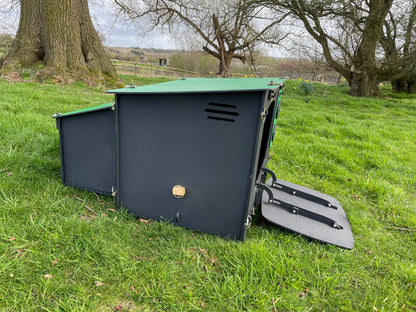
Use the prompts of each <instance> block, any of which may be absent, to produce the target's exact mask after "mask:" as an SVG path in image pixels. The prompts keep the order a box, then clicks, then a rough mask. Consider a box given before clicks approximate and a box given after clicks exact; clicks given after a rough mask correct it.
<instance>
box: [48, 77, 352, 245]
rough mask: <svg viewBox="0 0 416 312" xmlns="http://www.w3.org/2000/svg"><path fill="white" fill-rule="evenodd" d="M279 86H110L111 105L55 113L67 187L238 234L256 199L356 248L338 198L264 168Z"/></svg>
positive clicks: (320, 235)
mask: <svg viewBox="0 0 416 312" xmlns="http://www.w3.org/2000/svg"><path fill="white" fill-rule="evenodd" d="M283 87H284V79H281V78H256V79H244V78H232V79H231V78H230V79H201V78H193V79H181V80H176V81H171V82H166V83H161V84H155V85H148V86H141V87H129V88H124V89H118V90H111V91H108V92H109V93H113V94H114V95H115V102H114V104H111V105H107V106H103V107H99V108H92V109H89V110H84V111H78V112H73V113H69V114H64V115H58V116H56V119H57V125H58V129H59V130H60V131H59V132H60V144H61V159H62V177H63V181H64V184H66V185H72V186H75V187H80V188H83V189H87V190H93V191H101V192H103V193H106V194H109V193H112V194H113V195H115V196H116V204H117V206H118V207H122V206H123V207H125V208H126V209H127V210H129V211H130V212H132V213H133V214H135V215H137V216H140V217H144V218H149V219H153V220H162V219H163V220H169V221H170V222H172V223H174V224H176V225H178V226H182V227H185V228H189V229H194V230H198V231H202V232H205V233H211V234H215V235H220V236H224V237H230V238H233V239H238V240H243V239H244V238H245V236H246V232H247V229H248V227H249V226H250V223H251V218H252V213H253V211H254V207H255V206H259V207H260V210H261V213H262V215H263V216H264V218H265V219H266V220H268V221H270V222H271V223H274V224H277V225H280V226H283V227H285V228H287V229H289V230H292V231H295V232H298V233H301V234H304V235H306V236H309V237H311V238H315V239H318V240H320V241H323V242H327V243H331V244H335V245H339V246H341V247H344V248H353V238H352V233H351V228H350V225H349V222H348V218H347V217H346V215H345V213H344V210H343V209H342V207H341V205H340V204H339V202H338V201H337V200H336V199H334V198H332V197H330V196H328V195H325V194H322V193H319V192H317V191H314V190H311V189H308V188H305V187H302V186H299V185H296V184H293V183H289V182H286V181H282V180H278V179H277V178H276V175H275V174H274V173H273V172H271V171H270V170H268V169H267V168H266V165H267V161H268V155H269V148H270V145H271V143H272V141H273V137H274V133H275V127H276V120H277V116H278V112H279V109H280V99H281V96H282V94H283ZM92 128H94V130H92ZM84 149H85V150H86V151H88V153H84ZM93 154H94V155H95V156H92V155H93ZM110 154H111V155H110ZM84 157H85V158H87V157H88V161H86V160H87V159H83V158H84ZM90 158H92V159H94V161H93V162H91V161H90ZM83 160H85V161H83ZM77 164H79V168H76V167H77ZM90 166H95V167H94V169H92V170H90ZM104 176H105V177H104ZM267 176H270V177H271V178H269V179H268V180H267V179H266V178H267ZM78 177H79V179H77V178H78ZM104 181H105V183H104Z"/></svg>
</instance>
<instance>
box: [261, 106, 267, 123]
mask: <svg viewBox="0 0 416 312" xmlns="http://www.w3.org/2000/svg"><path fill="white" fill-rule="evenodd" d="M267 113H268V111H267V108H264V110H263V111H262V112H261V116H260V117H261V122H262V123H264V122H265V121H266V117H267Z"/></svg>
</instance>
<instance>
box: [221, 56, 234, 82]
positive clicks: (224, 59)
mask: <svg viewBox="0 0 416 312" xmlns="http://www.w3.org/2000/svg"><path fill="white" fill-rule="evenodd" d="M232 59H233V54H231V53H222V55H221V58H220V65H219V75H220V76H221V77H223V78H227V77H229V76H230V73H231V71H230V67H231V61H232Z"/></svg>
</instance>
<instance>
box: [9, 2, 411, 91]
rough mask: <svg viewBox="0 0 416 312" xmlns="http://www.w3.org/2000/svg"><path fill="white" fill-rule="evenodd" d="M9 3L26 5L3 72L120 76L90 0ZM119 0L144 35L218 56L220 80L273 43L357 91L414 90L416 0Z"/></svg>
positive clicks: (118, 8)
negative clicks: (386, 84) (27, 69)
mask: <svg viewBox="0 0 416 312" xmlns="http://www.w3.org/2000/svg"><path fill="white" fill-rule="evenodd" d="M3 1H5V0H3ZM7 2H8V3H9V4H10V3H13V4H14V5H20V10H21V14H20V23H19V30H18V31H17V34H16V37H15V40H14V43H13V45H12V47H11V49H10V52H9V53H8V55H7V57H5V58H4V59H3V62H2V72H3V73H5V72H7V70H8V69H10V68H13V67H15V66H30V65H31V64H33V63H39V62H41V63H43V64H44V65H45V68H48V69H49V70H50V71H52V72H56V71H58V72H59V71H61V72H63V71H64V72H66V73H72V75H74V76H76V77H81V78H82V77H88V76H91V75H94V76H95V77H96V78H95V79H96V80H97V79H98V80H99V79H108V78H109V77H113V78H111V79H116V78H115V77H116V74H115V71H114V69H113V68H112V67H111V66H110V64H109V63H108V62H107V61H106V58H107V59H108V57H107V56H106V55H104V54H103V52H102V51H103V48H102V44H101V41H100V40H99V38H98V36H97V35H96V32H95V30H94V29H93V27H92V23H91V19H90V16H89V12H88V3H87V0H62V1H59V2H57V1H52V0H21V1H7ZM112 3H113V6H114V9H115V11H116V12H117V13H118V15H119V18H120V17H122V18H124V19H126V20H130V21H132V22H133V23H134V25H136V27H137V28H138V29H141V30H142V31H144V32H146V31H152V30H155V29H158V30H159V31H160V30H161V31H169V32H170V33H171V34H173V35H176V37H179V38H184V37H186V38H187V39H186V40H191V41H192V42H193V44H194V45H197V46H198V47H199V49H200V50H202V51H205V52H206V53H208V54H209V55H211V56H213V57H214V58H216V59H217V60H218V64H219V67H218V74H219V75H221V76H223V77H227V76H229V75H230V70H231V61H232V60H233V59H238V60H240V61H241V62H243V63H245V64H247V66H250V67H251V68H252V69H253V71H255V70H256V61H257V59H256V58H258V55H259V53H258V51H259V50H261V49H263V48H264V47H265V46H266V45H268V46H269V47H276V46H279V47H280V48H284V49H286V50H287V51H288V53H295V52H294V51H295V50H296V53H298V51H299V50H302V51H303V52H304V53H305V55H308V56H309V57H311V58H315V59H318V60H324V61H325V62H326V64H327V65H328V66H330V67H331V68H332V69H333V70H335V71H336V72H338V73H339V74H340V75H342V76H343V77H344V78H345V79H346V81H347V82H348V84H349V86H350V91H349V93H350V94H351V95H353V96H378V95H381V93H380V90H379V87H378V86H379V83H380V82H382V81H391V83H392V86H393V90H394V91H395V92H397V91H401V92H408V93H413V92H416V25H415V22H416V0H267V1H259V0H225V1H219V0H211V1H210V0H141V1H133V0H113V1H112ZM34 8H36V9H34ZM68 25H70V27H69V28H68ZM63 30H65V31H63ZM189 38H191V39H189Z"/></svg>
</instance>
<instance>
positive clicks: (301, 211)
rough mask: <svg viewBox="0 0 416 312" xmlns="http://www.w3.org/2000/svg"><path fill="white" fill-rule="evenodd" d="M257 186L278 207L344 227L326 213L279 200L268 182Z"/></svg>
mask: <svg viewBox="0 0 416 312" xmlns="http://www.w3.org/2000/svg"><path fill="white" fill-rule="evenodd" d="M256 186H257V187H258V188H260V189H262V190H264V191H266V193H267V194H268V196H269V200H268V202H269V203H270V204H273V205H274V206H275V207H277V208H281V209H285V210H286V211H288V212H290V213H292V214H295V215H299V216H303V217H306V218H309V219H312V220H315V221H318V222H321V223H324V224H327V225H329V226H331V227H333V228H334V229H337V230H342V229H343V227H342V226H341V225H339V224H338V223H337V222H336V221H335V220H333V219H331V218H328V217H326V216H324V215H321V214H318V213H315V212H312V211H310V210H307V209H304V208H302V207H298V206H295V205H291V204H289V203H287V202H284V201H281V200H277V199H276V198H274V196H273V191H272V190H271V189H270V188H269V186H267V185H266V184H263V183H257V184H256Z"/></svg>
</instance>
